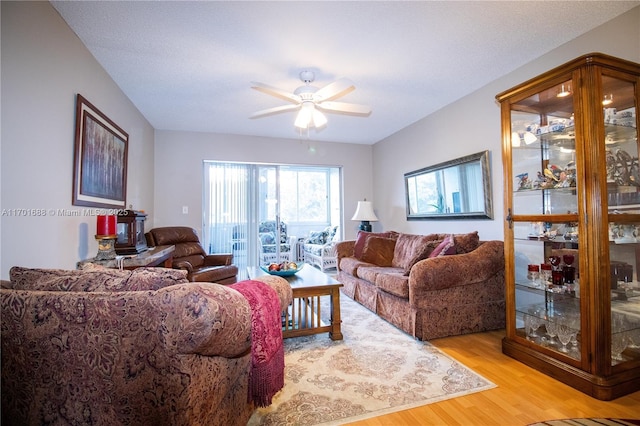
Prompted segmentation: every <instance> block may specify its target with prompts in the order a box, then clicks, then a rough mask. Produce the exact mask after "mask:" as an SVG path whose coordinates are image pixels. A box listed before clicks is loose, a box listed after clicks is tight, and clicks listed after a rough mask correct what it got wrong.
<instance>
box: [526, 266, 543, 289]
mask: <svg viewBox="0 0 640 426" xmlns="http://www.w3.org/2000/svg"><path fill="white" fill-rule="evenodd" d="M527 279H528V280H529V282H530V283H531V284H532V285H533V286H534V287H540V266H539V265H529V266H528V271H527Z"/></svg>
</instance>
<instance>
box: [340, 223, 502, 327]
mask: <svg viewBox="0 0 640 426" xmlns="http://www.w3.org/2000/svg"><path fill="white" fill-rule="evenodd" d="M336 249H337V252H338V275H337V279H338V281H340V282H341V283H343V284H344V287H343V288H342V291H343V292H344V293H345V294H346V295H347V296H349V297H351V298H352V299H354V300H356V301H357V302H359V303H361V304H362V305H364V306H365V307H367V308H368V309H370V310H371V311H373V312H375V313H376V314H378V315H379V316H380V317H381V318H383V319H385V320H386V321H389V322H390V323H392V324H394V325H395V326H396V327H398V328H400V329H402V330H404V331H405V332H407V333H409V334H411V335H412V336H414V337H416V338H417V339H420V340H430V339H435V338H438V337H445V336H454V335H459V334H466V333H473V332H478V331H486V330H495V329H500V328H504V326H505V312H506V306H505V283H504V265H505V263H504V248H503V242H502V241H480V239H479V237H478V233H477V232H472V233H469V234H455V235H449V234H431V235H413V234H402V233H397V232H393V231H391V232H386V233H368V232H363V231H360V232H359V233H358V236H357V239H356V240H351V241H343V242H339V243H337V247H336Z"/></svg>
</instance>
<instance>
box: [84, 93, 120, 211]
mask: <svg viewBox="0 0 640 426" xmlns="http://www.w3.org/2000/svg"><path fill="white" fill-rule="evenodd" d="M128 144H129V135H128V134H127V133H126V132H125V131H124V130H122V129H121V128H120V127H119V126H118V125H116V124H115V123H114V122H113V121H111V120H110V119H109V118H108V117H107V116H106V115H104V114H103V113H102V112H100V110H98V109H97V108H96V107H94V106H93V105H92V104H91V103H90V102H89V101H87V100H86V99H85V98H84V97H82V95H80V94H78V95H77V101H76V135H75V148H74V159H73V200H72V203H73V205H74V206H88V207H102V208H112V209H124V208H125V207H126V198H127V149H128Z"/></svg>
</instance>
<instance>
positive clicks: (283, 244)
mask: <svg viewBox="0 0 640 426" xmlns="http://www.w3.org/2000/svg"><path fill="white" fill-rule="evenodd" d="M277 238H278V233H277V227H276V221H274V220H267V221H264V222H260V225H259V227H258V254H259V257H260V258H259V262H260V265H268V264H269V263H273V262H276V263H278V262H281V261H287V262H292V261H294V260H295V249H296V237H294V236H288V235H287V224H286V223H284V222H280V259H278V253H277V251H278V245H277V244H276V239H277Z"/></svg>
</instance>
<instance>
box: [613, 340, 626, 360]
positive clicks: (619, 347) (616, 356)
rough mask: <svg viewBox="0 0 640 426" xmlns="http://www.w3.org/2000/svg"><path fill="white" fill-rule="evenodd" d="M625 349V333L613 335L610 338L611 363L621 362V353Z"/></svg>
mask: <svg viewBox="0 0 640 426" xmlns="http://www.w3.org/2000/svg"><path fill="white" fill-rule="evenodd" d="M626 348H627V336H626V333H615V334H613V335H612V336H611V362H612V363H614V362H613V361H614V360H615V361H622V360H623V359H624V358H622V352H624V350H625V349H626Z"/></svg>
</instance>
